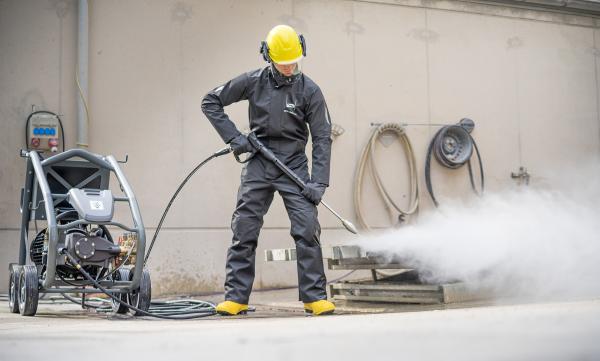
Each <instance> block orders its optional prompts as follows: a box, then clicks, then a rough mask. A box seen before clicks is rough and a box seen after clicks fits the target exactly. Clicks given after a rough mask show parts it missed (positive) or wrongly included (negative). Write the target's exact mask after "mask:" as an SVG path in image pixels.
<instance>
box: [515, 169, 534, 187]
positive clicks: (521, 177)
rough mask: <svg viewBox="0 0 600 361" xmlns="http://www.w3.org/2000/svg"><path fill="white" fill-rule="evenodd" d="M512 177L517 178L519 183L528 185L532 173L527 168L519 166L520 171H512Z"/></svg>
mask: <svg viewBox="0 0 600 361" xmlns="http://www.w3.org/2000/svg"><path fill="white" fill-rule="evenodd" d="M510 177H511V178H512V179H516V180H517V182H518V183H519V184H525V185H526V186H528V185H529V179H530V178H531V175H530V174H529V173H528V172H527V168H525V167H519V172H518V173H516V172H511V173H510Z"/></svg>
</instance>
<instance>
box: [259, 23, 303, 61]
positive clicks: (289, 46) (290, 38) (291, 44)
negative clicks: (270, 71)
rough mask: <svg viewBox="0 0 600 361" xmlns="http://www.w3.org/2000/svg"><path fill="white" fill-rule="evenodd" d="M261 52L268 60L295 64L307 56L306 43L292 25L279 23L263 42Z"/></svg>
mask: <svg viewBox="0 0 600 361" xmlns="http://www.w3.org/2000/svg"><path fill="white" fill-rule="evenodd" d="M260 52H261V54H262V55H263V59H265V61H267V62H273V63H277V64H283V65H285V64H293V63H297V62H298V61H299V60H300V59H302V57H304V56H306V43H305V41H304V36H302V35H298V33H296V30H294V29H293V28H292V27H291V26H288V25H277V26H276V27H274V28H273V29H271V31H269V34H267V40H266V41H263V42H262V43H261V46H260Z"/></svg>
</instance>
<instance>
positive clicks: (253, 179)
mask: <svg viewBox="0 0 600 361" xmlns="http://www.w3.org/2000/svg"><path fill="white" fill-rule="evenodd" d="M240 100H248V102H249V109H248V111H249V119H250V129H251V131H252V132H254V133H255V134H256V135H257V136H258V137H259V138H260V140H261V141H262V142H263V143H264V144H265V145H266V146H267V147H268V148H269V149H271V150H272V151H273V153H275V155H277V157H278V158H279V159H280V160H281V161H282V162H284V163H285V164H286V165H287V166H288V167H289V168H291V169H292V170H293V171H294V172H296V173H297V174H298V175H299V176H300V177H302V178H303V180H304V181H306V182H308V181H311V182H314V183H320V184H324V185H329V162H330V157H331V121H330V118H329V113H328V110H327V105H326V104H325V99H324V98H323V94H322V93H321V90H320V89H319V87H318V86H317V85H316V84H315V83H314V82H313V81H312V80H311V79H310V78H308V77H307V76H306V75H304V74H302V73H300V74H297V75H293V76H291V77H285V76H283V75H281V74H280V73H279V72H278V71H277V70H275V69H274V67H273V66H269V67H266V68H263V69H259V70H255V71H252V72H249V73H245V74H242V75H240V76H238V77H236V78H235V79H232V80H230V81H228V82H227V83H225V84H224V85H223V86H220V87H218V88H216V89H214V90H213V91H211V92H209V93H208V94H207V95H206V96H205V97H204V99H203V100H202V111H203V112H204V114H205V115H206V116H207V118H208V119H209V120H210V122H211V123H212V125H213V126H214V127H215V129H216V130H217V132H218V133H219V135H220V136H221V138H223V141H225V143H229V142H231V140H233V139H234V138H236V137H237V136H238V135H240V132H239V130H238V129H237V128H236V126H235V124H234V123H233V122H232V121H231V120H230V119H229V117H228V116H227V114H225V112H224V110H223V107H225V106H227V105H229V104H232V103H234V102H238V101H240ZM309 129H310V134H311V138H312V146H313V151H312V176H309V173H308V160H307V157H306V154H305V148H306V144H307V140H308V134H309ZM275 191H278V192H279V194H280V195H281V196H282V198H283V202H284V204H285V208H286V210H287V213H288V216H289V218H290V221H291V232H290V233H291V235H292V237H293V238H294V241H295V242H296V255H297V259H298V261H297V265H298V283H299V293H300V300H301V301H302V302H305V303H307V302H313V301H317V300H322V299H326V298H327V294H326V291H325V286H326V280H325V272H324V270H323V261H322V254H321V248H320V246H319V237H320V233H321V228H320V226H319V221H318V219H317V207H316V206H315V205H314V204H313V203H312V202H310V201H309V200H307V199H306V198H305V197H304V196H303V195H302V194H301V190H300V189H299V187H298V186H297V185H296V184H295V183H294V182H293V181H292V180H291V179H289V178H288V177H287V176H286V175H284V174H283V173H282V172H281V171H280V170H279V169H278V168H277V167H276V166H275V165H274V164H272V163H271V162H269V161H268V160H266V159H264V158H263V157H261V156H260V155H257V156H255V157H254V158H252V159H251V160H250V161H249V162H248V163H247V164H246V165H245V166H244V168H243V170H242V174H241V184H240V188H239V191H238V197H237V205H236V209H235V211H234V213H233V216H232V220H231V229H232V230H233V242H232V245H231V247H230V248H229V250H228V254H227V276H226V280H225V300H230V301H234V302H238V303H242V304H248V300H249V297H250V292H251V291H252V283H253V281H254V264H255V250H256V246H257V242H258V235H259V233H260V229H261V227H262V225H263V216H264V215H265V213H266V212H267V210H268V209H269V206H270V204H271V201H272V200H273V194H274V192H275Z"/></svg>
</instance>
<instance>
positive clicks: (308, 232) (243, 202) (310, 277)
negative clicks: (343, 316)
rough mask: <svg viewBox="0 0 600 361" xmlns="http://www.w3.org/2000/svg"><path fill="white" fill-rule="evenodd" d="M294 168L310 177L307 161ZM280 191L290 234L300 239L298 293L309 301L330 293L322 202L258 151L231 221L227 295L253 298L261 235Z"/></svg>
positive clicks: (245, 300)
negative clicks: (310, 196) (303, 191)
mask: <svg viewBox="0 0 600 361" xmlns="http://www.w3.org/2000/svg"><path fill="white" fill-rule="evenodd" d="M292 170H294V171H295V172H296V174H298V175H299V176H300V177H301V178H303V179H304V180H306V181H307V180H308V178H309V175H308V166H307V164H306V163H303V164H302V165H301V166H299V167H297V168H296V169H292ZM275 191H277V192H279V194H280V195H281V197H282V198H283V203H284V204H285V208H286V210H287V213H288V216H289V218H290V222H291V230H290V234H291V235H292V237H293V238H294V241H295V243H296V256H297V267H298V289H299V296H300V297H299V298H300V300H301V301H302V302H304V303H306V302H313V301H318V300H323V299H326V298H327V293H326V290H325V287H326V284H327V281H326V279H325V271H324V269H323V256H322V253H321V247H320V241H319V237H320V234H321V227H320V225H319V221H318V219H317V207H316V206H315V205H314V204H313V203H311V202H310V201H308V200H307V199H306V198H305V197H304V196H303V195H302V194H301V193H300V188H299V187H298V185H296V184H295V183H294V182H293V181H292V180H291V179H289V178H288V177H287V176H286V175H284V174H283V173H282V172H281V171H280V170H279V169H278V168H277V167H275V165H274V164H272V163H271V162H269V161H268V160H266V159H264V158H262V157H261V156H260V155H257V156H255V157H254V158H252V159H251V160H250V162H248V163H247V164H246V165H245V167H244V168H243V170H242V175H241V184H240V188H239V190H238V196H237V205H236V209H235V211H234V212H233V216H232V220H231V229H232V231H233V241H232V244H231V247H229V250H228V252H227V267H226V270H227V275H226V279H225V299H226V300H230V301H234V302H238V303H243V304H247V303H248V300H249V298H250V292H252V283H253V282H254V265H255V253H256V246H257V243H258V236H259V233H260V229H261V227H262V225H263V216H264V215H265V213H267V211H268V210H269V206H270V205H271V202H272V201H273V195H274V193H275Z"/></svg>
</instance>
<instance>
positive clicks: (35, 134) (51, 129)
mask: <svg viewBox="0 0 600 361" xmlns="http://www.w3.org/2000/svg"><path fill="white" fill-rule="evenodd" d="M59 129H60V128H59V120H58V118H57V117H56V115H53V114H48V113H38V114H33V115H32V116H31V119H30V120H29V129H28V130H27V134H28V137H27V140H28V141H27V143H28V144H27V147H28V148H29V149H36V150H46V151H48V150H49V151H51V152H57V151H58V144H59V141H58V139H59Z"/></svg>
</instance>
